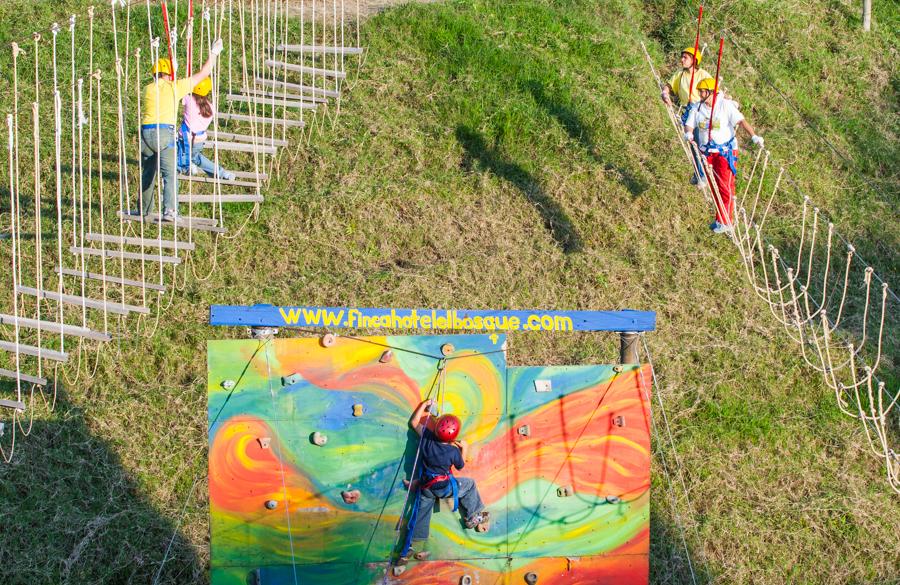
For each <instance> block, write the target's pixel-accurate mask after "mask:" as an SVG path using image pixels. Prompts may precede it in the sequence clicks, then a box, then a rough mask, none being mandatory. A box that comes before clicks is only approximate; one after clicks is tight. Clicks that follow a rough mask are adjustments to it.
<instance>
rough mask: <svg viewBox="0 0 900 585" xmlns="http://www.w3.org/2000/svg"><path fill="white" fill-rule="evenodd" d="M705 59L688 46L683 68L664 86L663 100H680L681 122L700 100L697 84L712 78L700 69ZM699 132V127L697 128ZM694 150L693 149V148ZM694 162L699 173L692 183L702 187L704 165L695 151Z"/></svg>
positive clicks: (668, 102) (682, 59) (682, 53)
mask: <svg viewBox="0 0 900 585" xmlns="http://www.w3.org/2000/svg"><path fill="white" fill-rule="evenodd" d="M702 60H703V54H702V53H698V54H696V55H695V52H694V47H687V48H686V49H685V50H683V51H682V52H681V70H680V71H676V72H675V73H674V74H673V75H672V78H671V79H669V82H668V83H667V84H666V85H664V86H663V88H662V95H661V96H660V97H662V100H663V101H664V102H665V103H666V105H669V106H673V105H675V104H674V103H673V100H672V98H673V97H674V98H675V100H676V101H677V102H678V105H679V106H680V107H681V122H682V123H684V122H685V121H686V120H687V118H688V116H689V115H690V113H691V110H692V109H693V108H694V107H696V105H697V104H698V103H699V102H700V94H699V93H698V91H697V85H698V84H699V83H700V82H701V81H703V80H704V79H712V75H710V74H709V73H708V72H707V71H706V70H705V69H700V61H702ZM691 77H693V79H694V86H693V87H690V86H691ZM695 131H698V132H699V129H695ZM695 141H696V142H697V143H698V144H699V141H700V138H699V136H697V137H695ZM691 150H692V151H693V149H691ZM694 162H695V165H696V167H695V168H696V169H697V172H698V173H699V175H698V174H697V173H694V176H693V177H691V185H697V186H698V187H700V188H702V187H703V185H704V182H703V181H702V179H703V165H702V164H701V163H700V158H699V157H698V154H697V153H696V152H694Z"/></svg>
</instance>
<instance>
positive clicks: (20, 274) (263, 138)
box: [0, 0, 365, 462]
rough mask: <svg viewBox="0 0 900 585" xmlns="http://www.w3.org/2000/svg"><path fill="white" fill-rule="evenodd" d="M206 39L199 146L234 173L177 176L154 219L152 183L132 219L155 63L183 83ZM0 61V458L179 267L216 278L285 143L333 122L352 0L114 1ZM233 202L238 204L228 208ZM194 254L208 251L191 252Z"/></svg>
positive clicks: (176, 276) (346, 60)
mask: <svg viewBox="0 0 900 585" xmlns="http://www.w3.org/2000/svg"><path fill="white" fill-rule="evenodd" d="M219 38H221V39H223V41H224V44H225V48H224V52H223V53H222V55H221V57H220V59H219V62H218V66H217V67H216V68H215V69H214V70H213V74H212V75H211V81H212V85H213V90H212V92H211V94H210V97H211V101H212V105H213V111H214V112H216V115H215V117H214V120H213V123H212V125H211V126H210V130H209V139H208V140H207V141H206V145H207V146H206V150H207V152H209V153H210V154H209V156H210V159H211V160H212V161H213V162H214V163H215V165H216V166H217V168H218V167H219V166H220V165H221V164H222V163H225V165H226V166H227V167H228V168H229V169H231V168H233V167H237V168H240V167H243V170H234V171H233V174H234V179H233V180H224V179H222V178H216V177H207V176H193V175H179V176H178V181H177V183H178V185H177V191H176V195H177V201H178V203H179V205H180V206H181V208H182V209H185V208H186V209H187V214H186V215H179V216H178V218H177V220H176V221H175V222H171V223H170V222H165V221H164V218H163V210H162V208H161V205H162V196H161V195H162V193H161V189H162V181H161V180H157V181H156V183H157V187H156V189H157V192H156V201H157V209H156V210H155V211H156V212H155V213H150V214H146V215H142V214H140V212H134V211H132V210H134V209H140V204H141V197H142V194H141V170H142V169H141V168H140V164H139V161H140V158H141V157H140V143H141V138H140V112H141V100H142V91H143V86H144V85H145V84H146V83H148V81H149V73H150V65H152V64H153V63H155V62H156V61H157V59H159V58H160V57H165V56H168V57H169V58H170V60H171V62H172V65H173V69H174V71H173V77H174V78H175V79H182V78H186V77H188V76H190V75H191V72H192V71H193V72H196V71H198V70H199V69H200V66H199V65H200V64H201V63H202V62H203V61H204V60H205V57H206V55H207V54H208V53H209V51H210V48H211V47H212V45H213V42H214V41H215V40H216V39H219ZM8 55H9V57H10V63H9V64H8V69H9V70H10V71H11V72H12V80H11V84H10V87H8V88H5V89H6V93H7V95H8V96H9V100H10V101H11V102H12V103H11V104H9V105H8V106H7V108H6V109H7V113H6V116H5V123H6V129H7V132H6V134H7V139H6V145H5V147H6V152H7V155H8V161H7V164H5V165H3V167H4V169H3V172H5V173H6V174H7V176H6V177H5V178H4V179H3V180H2V183H0V184H2V185H3V186H4V187H5V190H6V194H5V195H3V197H2V199H4V200H3V201H0V254H2V258H0V262H2V263H3V265H5V266H9V267H10V270H9V272H8V274H7V271H6V270H4V271H3V273H4V275H3V278H2V281H0V282H2V286H3V290H8V291H9V293H8V296H7V295H6V294H4V295H3V299H4V301H3V303H4V304H3V305H0V378H4V379H7V380H8V381H11V383H8V384H7V386H8V387H9V388H10V390H9V391H7V390H5V389H2V390H0V410H7V411H8V412H11V414H12V424H9V425H8V426H6V425H4V426H3V427H0V436H2V439H0V454H2V457H3V460H4V461H5V462H9V461H11V460H12V457H13V453H14V449H15V444H16V434H17V429H18V434H20V435H25V436H27V434H28V432H30V428H31V424H30V421H31V420H32V419H33V416H34V407H35V402H36V397H39V398H37V399H38V400H43V401H44V403H45V404H46V405H47V406H49V407H50V408H52V407H53V405H54V402H55V396H56V390H57V385H58V383H59V379H60V376H63V377H64V379H65V381H66V382H67V383H68V384H70V385H74V384H77V383H78V380H79V379H80V378H81V376H86V377H88V378H89V377H92V376H93V375H94V373H95V372H96V370H97V367H98V365H99V358H100V352H101V351H102V350H103V348H104V347H106V344H107V342H109V341H112V340H114V339H117V338H120V337H122V336H124V335H128V334H133V335H142V336H146V337H151V336H153V335H154V334H155V332H156V330H157V328H158V325H159V320H160V316H161V313H162V311H163V310H164V309H166V308H168V307H169V306H171V304H172V302H173V299H174V293H176V292H178V291H181V290H184V287H185V285H186V284H187V282H188V279H189V278H194V279H196V280H200V281H203V280H207V279H208V278H209V277H210V276H211V274H212V273H213V272H214V271H215V269H216V265H217V253H218V249H219V245H220V243H222V242H225V241H227V240H230V239H234V238H236V237H237V236H238V235H239V234H240V233H241V232H242V231H243V229H244V228H245V227H246V225H247V224H248V223H249V222H250V221H253V220H255V219H256V218H257V217H258V213H259V207H260V203H262V202H263V201H264V194H263V193H264V189H265V186H266V182H267V180H268V179H269V177H270V175H275V174H277V173H278V170H279V169H280V164H279V163H280V162H281V161H282V160H283V158H284V156H285V155H286V152H285V151H286V150H287V149H289V148H290V147H291V146H292V145H294V146H295V148H294V150H296V148H297V145H300V144H302V143H303V142H307V143H308V142H309V140H310V139H311V137H312V135H313V133H317V132H322V131H323V130H324V129H325V128H326V123H327V122H328V121H330V122H331V123H332V125H333V123H334V121H335V119H336V117H337V116H338V115H339V113H340V108H341V97H342V95H343V90H344V89H345V87H348V88H349V87H350V86H351V85H352V83H351V82H352V80H351V79H350V78H349V76H348V72H349V71H350V70H351V69H353V70H355V71H356V75H358V71H359V67H361V65H362V59H363V58H364V56H365V51H364V49H363V48H362V45H361V38H360V6H359V0H356V1H355V2H353V3H351V2H350V1H349V0H321V1H320V0H290V1H289V0H180V2H179V0H174V2H172V1H171V0H170V1H169V2H168V3H167V2H166V1H165V0H153V1H152V2H151V0H133V1H132V2H129V3H126V2H125V0H112V1H111V2H110V3H108V4H107V7H106V8H105V9H103V10H101V9H99V8H98V7H91V8H90V9H89V10H88V13H87V15H86V16H85V15H82V16H80V17H77V16H74V15H73V16H72V17H71V18H70V19H69V21H68V23H67V26H66V27H63V26H60V25H59V24H57V23H54V24H53V25H52V26H51V27H50V28H49V29H48V30H45V31H42V32H37V33H34V34H33V35H32V37H31V38H30V39H29V40H27V41H21V42H17V43H12V45H11V48H10V52H9V53H8ZM353 63H355V64H356V67H351V65H352V64H353ZM287 152H288V153H290V152H291V151H290V150H288V151H287ZM157 158H159V157H157ZM158 170H159V169H157V171H158ZM216 175H217V176H218V173H217V174H216ZM157 176H158V178H159V176H160V175H159V172H157ZM241 204H242V205H241ZM247 204H252V205H250V207H249V209H248V208H247ZM234 205H240V207H238V209H239V210H240V209H242V210H243V211H237V210H236V211H231V210H229V211H228V213H226V207H228V206H234ZM7 206H8V207H7ZM231 222H236V223H235V225H236V227H234V226H232V225H229V223H231ZM203 247H205V248H206V250H208V253H207V254H195V253H194V252H196V251H198V250H199V249H201V248H203ZM7 300H8V302H9V304H8V305H6V302H7ZM92 357H93V361H92V360H91V358H92ZM26 418H27V419H28V422H27V424H26V422H25V421H26ZM4 428H5V429H6V432H4Z"/></svg>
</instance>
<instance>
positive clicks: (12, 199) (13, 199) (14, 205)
mask: <svg viewBox="0 0 900 585" xmlns="http://www.w3.org/2000/svg"><path fill="white" fill-rule="evenodd" d="M6 127H7V129H8V133H9V134H8V140H7V149H8V152H9V157H8V159H9V209H10V212H12V217H13V218H14V217H15V215H14V214H15V213H16V212H18V209H19V199H18V191H17V190H16V180H15V176H16V173H15V169H14V167H13V164H14V163H13V160H14V157H15V155H14V148H15V121H14V120H13V115H12V114H7V115H6ZM11 223H12V228H11V229H12V238H10V240H11V241H12V247H13V249H12V271H11V272H10V275H11V276H12V281H13V286H12V297H13V299H12V300H13V318H14V321H15V324H14V325H13V331H14V338H13V339H14V342H15V352H14V353H15V364H16V401H18V402H22V378H21V371H22V370H21V367H22V366H21V363H20V359H19V293H18V285H19V281H18V280H17V278H16V274H17V272H18V270H17V268H18V266H17V262H16V254H17V253H18V249H17V246H16V222H15V221H12V222H11ZM38 331H40V329H38ZM13 433H14V434H13V445H15V424H13ZM9 456H10V459H11V458H12V450H10V455H9ZM4 459H5V457H4ZM6 462H7V463H9V460H7V461H6Z"/></svg>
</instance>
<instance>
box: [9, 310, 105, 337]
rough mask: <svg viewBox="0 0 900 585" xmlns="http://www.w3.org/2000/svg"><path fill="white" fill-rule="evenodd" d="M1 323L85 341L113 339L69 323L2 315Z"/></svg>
mask: <svg viewBox="0 0 900 585" xmlns="http://www.w3.org/2000/svg"><path fill="white" fill-rule="evenodd" d="M0 323H2V324H3V325H10V326H15V325H16V324H17V323H18V325H19V327H23V328H26V329H40V330H41V331H49V332H50V333H62V334H64V335H72V336H73V337H84V338H85V339H93V340H95V341H109V340H111V339H112V337H110V336H109V335H108V334H106V333H101V332H99V331H94V330H93V329H88V328H87V327H79V326H78V325H69V324H67V323H63V324H62V325H60V324H59V323H57V322H56V321H38V320H37V319H29V318H26V317H15V316H14V315H3V314H0Z"/></svg>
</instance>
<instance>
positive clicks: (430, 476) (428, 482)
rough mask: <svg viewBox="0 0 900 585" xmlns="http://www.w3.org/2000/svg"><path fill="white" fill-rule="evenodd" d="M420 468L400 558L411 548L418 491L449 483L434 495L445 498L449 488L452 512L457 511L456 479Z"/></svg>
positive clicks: (449, 475) (417, 515)
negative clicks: (451, 497) (451, 495)
mask: <svg viewBox="0 0 900 585" xmlns="http://www.w3.org/2000/svg"><path fill="white" fill-rule="evenodd" d="M422 467H423V469H422V474H421V476H420V478H419V485H418V486H417V487H416V492H415V494H414V495H413V496H414V497H415V500H413V505H412V509H411V511H410V513H409V523H408V524H407V526H406V541H405V542H404V543H403V551H402V552H401V553H400V556H406V555H408V554H409V550H410V548H412V535H413V530H414V529H415V527H416V521H417V520H418V517H419V490H424V489H431V486H433V485H435V484H438V483H441V482H443V481H449V482H450V483H449V485H447V486H445V487H443V488H442V489H440V490H438V492H439V493H434V495H435V496H437V497H439V498H440V497H445V496H446V490H447V488H448V487H449V488H450V491H451V492H452V493H453V511H454V512H456V511H457V510H458V509H459V482H457V481H456V478H455V477H454V476H453V474H452V473H448V474H446V475H444V474H434V473H431V472H430V471H428V470H426V469H424V465H423V466H422ZM423 481H424V482H425V483H424V484H423V483H422V482H423ZM442 494H444V495H442Z"/></svg>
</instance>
